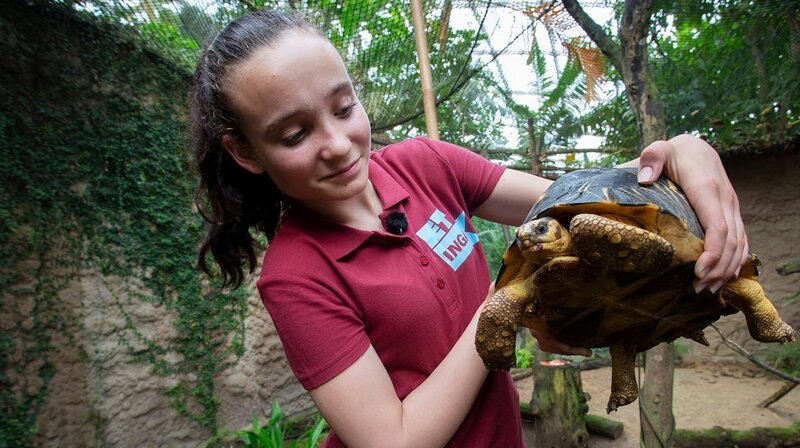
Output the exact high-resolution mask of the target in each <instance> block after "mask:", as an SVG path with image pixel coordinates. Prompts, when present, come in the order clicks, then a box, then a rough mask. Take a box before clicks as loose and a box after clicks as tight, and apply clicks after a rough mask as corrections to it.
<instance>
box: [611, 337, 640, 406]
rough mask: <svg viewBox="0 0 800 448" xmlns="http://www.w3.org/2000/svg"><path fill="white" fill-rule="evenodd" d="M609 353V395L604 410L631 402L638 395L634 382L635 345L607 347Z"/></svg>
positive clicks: (637, 388)
mask: <svg viewBox="0 0 800 448" xmlns="http://www.w3.org/2000/svg"><path fill="white" fill-rule="evenodd" d="M609 352H610V353H611V397H610V398H609V399H608V405H607V406H606V412H607V413H609V414H610V413H611V411H616V410H617V408H618V407H619V406H625V405H626V404H629V403H633V401H634V400H636V398H638V397H639V386H638V385H637V384H636V370H635V367H634V363H635V362H636V353H637V351H636V346H635V345H627V344H619V345H612V346H611V347H609Z"/></svg>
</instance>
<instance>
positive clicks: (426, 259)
mask: <svg viewBox="0 0 800 448" xmlns="http://www.w3.org/2000/svg"><path fill="white" fill-rule="evenodd" d="M419 263H420V264H421V265H423V266H427V265H428V264H430V260H428V257H421V258H420V259H419Z"/></svg>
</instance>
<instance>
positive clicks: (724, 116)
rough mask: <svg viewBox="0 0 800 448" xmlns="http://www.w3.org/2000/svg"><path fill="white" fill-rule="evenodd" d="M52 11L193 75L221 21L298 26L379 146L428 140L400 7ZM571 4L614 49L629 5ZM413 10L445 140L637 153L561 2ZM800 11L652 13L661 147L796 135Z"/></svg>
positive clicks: (169, 6)
mask: <svg viewBox="0 0 800 448" xmlns="http://www.w3.org/2000/svg"><path fill="white" fill-rule="evenodd" d="M53 1H56V2H60V3H64V4H67V5H69V6H70V7H71V8H73V9H75V10H78V11H82V12H83V13H85V14H87V15H91V16H97V17H100V18H101V20H105V21H109V22H113V23H115V24H118V25H120V26H121V28H122V29H124V30H128V31H130V32H131V33H133V34H135V35H136V36H137V38H138V39H141V41H142V42H143V43H144V45H146V46H147V47H149V48H152V49H153V50H155V51H157V52H158V53H160V54H161V55H163V56H164V57H166V58H167V59H169V60H171V61H174V62H175V63H176V64H178V65H179V66H181V67H183V68H185V69H186V70H191V69H192V68H193V66H194V63H195V60H196V57H197V54H198V51H199V49H200V48H201V47H202V46H203V45H204V44H205V43H206V42H208V41H209V40H210V39H211V38H212V37H213V36H214V34H215V33H216V31H217V30H218V29H219V28H220V27H221V26H223V25H224V24H225V23H228V22H229V21H230V20H232V19H234V18H236V17H238V16H240V15H242V14H244V13H246V12H248V11H250V10H253V9H257V8H279V9H296V10H299V11H302V12H303V13H304V14H306V15H307V16H308V17H309V18H310V19H311V20H312V21H313V22H315V23H317V24H318V25H319V26H320V27H321V28H322V30H323V32H324V33H325V34H326V35H328V36H329V37H330V38H331V40H332V41H333V42H334V44H335V45H336V46H337V47H338V48H339V50H340V52H341V54H342V55H343V57H344V59H345V62H346V64H347V66H348V69H349V71H350V73H351V76H352V78H353V81H354V83H355V85H356V88H357V90H358V93H359V97H360V98H361V100H362V102H363V104H364V105H365V107H366V109H367V112H368V114H369V116H370V119H371V123H372V126H373V132H374V133H375V140H376V141H382V140H384V139H385V140H386V141H390V140H392V139H397V138H401V137H405V136H408V135H413V134H415V133H416V134H418V133H422V132H424V129H425V126H424V123H423V121H422V120H423V119H422V115H423V108H422V93H421V92H422V91H421V86H420V80H419V68H418V63H417V53H416V47H415V42H414V33H413V27H412V20H411V8H410V4H409V3H408V2H405V1H403V2H395V1H388V0H386V1H383V2H377V1H369V0H337V1H334V0H288V1H283V0H279V1H269V0H240V1H232V0H229V1H225V0H114V1H109V0H106V1H103V0H85V1H78V2H71V1H69V0H53ZM580 4H581V6H582V7H583V8H584V9H585V10H587V12H589V13H590V14H591V15H593V16H594V17H595V20H597V21H598V23H599V24H600V25H602V26H605V29H606V31H607V32H608V33H609V35H611V36H614V35H615V34H616V27H617V25H616V24H617V21H618V18H619V16H620V14H621V12H620V11H621V9H622V2H620V1H613V0H608V1H602V0H601V1H587V0H583V1H580ZM422 7H423V10H424V12H425V26H426V36H427V40H428V47H429V48H428V49H429V52H430V53H429V54H430V61H431V69H432V74H433V83H434V90H435V94H436V101H437V104H439V108H438V110H437V113H438V114H439V124H440V133H441V138H442V139H445V140H448V141H453V142H454V143H458V144H461V145H463V146H466V147H469V148H472V149H474V150H476V151H483V152H484V153H485V154H487V155H488V154H489V153H491V157H492V158H495V159H498V160H508V163H509V164H511V165H514V166H516V167H518V168H526V167H528V165H529V163H530V162H529V160H528V156H527V153H528V151H529V147H530V146H537V147H538V148H539V149H540V150H539V151H538V152H539V153H541V154H545V153H546V154H549V155H546V156H542V157H543V162H545V163H544V164H543V165H542V166H543V169H545V171H547V170H548V169H549V170H550V171H551V172H553V173H556V174H557V172H563V169H561V168H564V166H565V164H566V165H569V164H570V163H571V164H572V165H585V164H586V163H588V162H589V158H587V157H585V153H581V152H580V151H577V152H576V151H574V150H575V149H576V141H577V138H578V136H580V135H583V134H587V133H592V132H594V133H599V134H602V135H603V136H605V137H607V139H606V146H607V147H608V148H610V149H609V151H610V152H611V153H612V155H614V156H615V157H612V158H610V159H608V160H607V163H612V162H613V163H615V162H618V161H619V160H620V157H622V158H625V157H629V156H630V155H633V154H635V152H636V148H637V147H638V141H637V140H636V139H637V133H636V132H635V123H633V121H632V115H631V114H630V113H629V112H628V111H627V107H628V106H627V104H626V102H625V94H624V86H622V84H621V83H620V82H619V76H618V75H617V74H615V73H614V72H613V71H610V70H607V66H608V65H609V64H608V63H607V62H606V60H605V57H604V56H603V54H602V53H601V52H600V50H599V49H598V48H596V46H595V45H594V44H593V43H592V42H591V40H590V39H588V38H587V37H586V35H585V32H584V31H583V30H582V29H581V28H580V27H579V26H578V24H577V23H576V22H575V20H574V19H572V17H571V16H570V15H569V14H568V13H567V12H566V10H565V8H564V6H563V5H562V3H561V2H559V1H542V0H514V1H492V0H428V1H423V4H422ZM797 11H798V9H797V4H796V2H778V1H774V0H765V1H763V2H756V3H754V2H749V1H741V0H739V1H737V0H705V1H702V0H697V1H686V0H662V1H659V2H655V3H654V7H653V15H652V24H651V28H652V31H653V33H652V36H654V37H653V38H652V45H651V65H652V67H653V69H654V70H656V71H658V73H659V76H660V78H659V79H658V82H659V88H660V89H661V90H662V92H663V97H664V101H665V103H666V107H665V109H666V118H667V123H668V124H669V126H670V133H671V134H675V133H679V132H693V133H695V134H699V135H702V136H705V137H707V138H709V139H710V140H712V141H715V142H716V144H717V146H718V148H719V149H721V150H725V149H728V148H733V149H735V148H739V147H751V146H752V145H753V142H758V144H759V145H760V144H762V143H763V142H766V143H770V142H774V141H782V139H785V138H787V136H790V137H791V136H793V135H796V134H797V129H798V128H800V126H796V122H797V118H798V111H799V110H800V107H798V104H797V103H798V89H797V88H796V86H797V85H798V70H797V68H798V57H800V56H798V54H800V27H798V25H797V23H798V19H797ZM509 61H511V63H509ZM715 81H717V82H715ZM767 109H770V110H767ZM764 117H767V118H766V119H769V120H770V121H773V122H775V123H773V124H771V125H767V124H764V121H765V120H766V119H765V118H764ZM792 123H795V124H792ZM792 129H794V131H793V130H792ZM565 153H567V154H571V155H569V156H568V158H566V159H565V157H567V156H564V154H565ZM576 153H577V154H582V155H581V156H580V157H577V158H576V157H575V154H576ZM544 159H547V160H544ZM596 159H597V157H593V158H592V160H596Z"/></svg>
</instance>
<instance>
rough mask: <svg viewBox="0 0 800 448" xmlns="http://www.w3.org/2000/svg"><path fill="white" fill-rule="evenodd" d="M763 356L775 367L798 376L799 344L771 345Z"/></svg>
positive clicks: (799, 371)
mask: <svg viewBox="0 0 800 448" xmlns="http://www.w3.org/2000/svg"><path fill="white" fill-rule="evenodd" d="M765 357H766V360H767V362H768V363H769V364H770V365H772V366H773V367H775V368H776V369H780V370H783V371H784V372H786V373H788V374H789V375H792V376H797V377H800V344H797V343H794V344H782V345H773V346H771V347H770V349H769V351H768V352H767V353H766V355H765Z"/></svg>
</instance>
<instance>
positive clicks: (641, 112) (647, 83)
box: [562, 0, 675, 448]
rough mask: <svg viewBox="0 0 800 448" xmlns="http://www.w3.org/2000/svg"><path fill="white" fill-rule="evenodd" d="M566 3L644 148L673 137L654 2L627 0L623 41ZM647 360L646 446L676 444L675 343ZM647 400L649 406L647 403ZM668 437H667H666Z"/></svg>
mask: <svg viewBox="0 0 800 448" xmlns="http://www.w3.org/2000/svg"><path fill="white" fill-rule="evenodd" d="M562 2H563V3H564V7H565V9H566V10H567V12H569V14H570V15H571V16H572V17H573V18H574V19H575V21H576V22H578V24H579V25H580V26H581V28H583V29H584V31H586V34H587V35H588V36H589V38H591V39H592V41H593V42H594V43H595V44H596V45H597V46H598V48H600V51H602V52H603V54H605V55H606V57H608V58H609V60H610V61H611V64H612V65H613V66H614V68H615V69H616V70H617V71H618V72H619V73H620V74H621V75H622V80H623V82H624V83H625V92H626V95H627V97H628V104H629V105H630V107H631V109H632V110H633V113H634V116H635V117H636V124H637V126H638V128H639V142H640V144H641V145H642V148H644V147H645V146H647V145H649V144H650V143H652V142H653V141H655V140H664V139H666V137H667V126H666V122H665V121H664V107H663V105H662V101H661V97H660V96H659V93H658V88H657V87H656V84H655V80H654V79H653V77H652V76H651V74H650V69H649V66H648V57H647V40H648V37H649V35H650V9H651V7H652V0H626V1H625V6H624V8H623V13H622V20H621V21H620V24H619V30H618V32H617V34H618V37H619V44H617V43H616V42H615V41H614V39H612V38H611V37H609V36H608V35H607V34H606V33H605V31H603V29H602V27H600V26H599V25H597V23H595V22H594V21H593V20H592V19H591V18H590V17H589V16H588V15H587V14H586V13H585V12H584V11H583V9H582V8H581V6H580V5H579V4H578V2H577V1H576V0H562ZM645 356H646V360H645V369H646V373H645V383H644V386H643V388H642V391H641V394H640V395H641V397H640V399H639V412H640V415H641V417H642V421H641V425H642V428H641V441H642V444H643V446H645V447H646V448H649V447H671V446H672V433H673V432H674V430H675V419H674V418H673V416H672V383H673V376H674V368H675V366H674V361H673V356H672V345H671V344H661V346H658V347H655V348H653V349H651V350H649V351H648V352H647V353H646V354H645ZM645 402H646V404H645ZM665 437H666V438H665Z"/></svg>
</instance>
